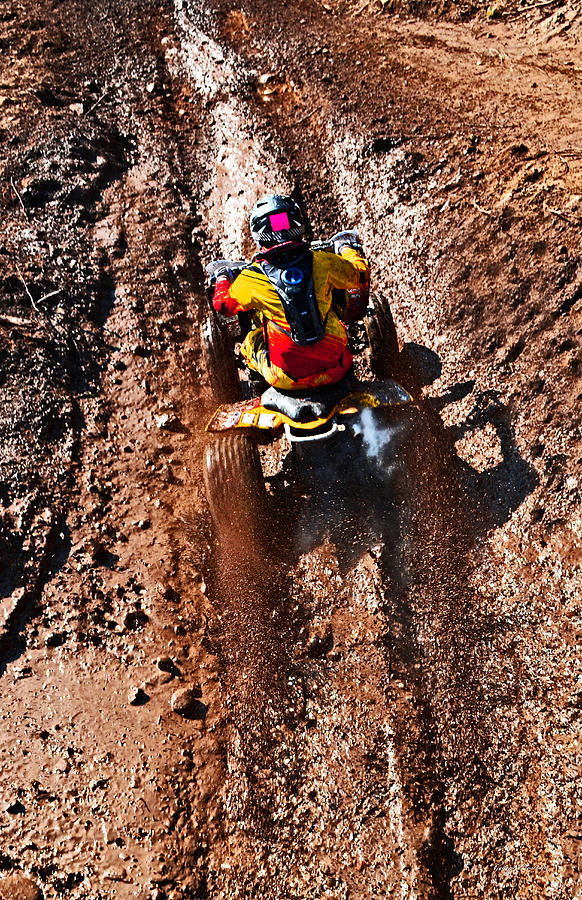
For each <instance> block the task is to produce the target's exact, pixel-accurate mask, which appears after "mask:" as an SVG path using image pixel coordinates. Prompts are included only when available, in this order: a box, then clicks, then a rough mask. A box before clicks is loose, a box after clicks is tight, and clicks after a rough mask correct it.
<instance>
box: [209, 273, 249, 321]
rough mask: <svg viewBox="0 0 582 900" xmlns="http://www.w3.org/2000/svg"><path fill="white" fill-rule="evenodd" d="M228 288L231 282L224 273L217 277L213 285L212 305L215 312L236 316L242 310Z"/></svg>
mask: <svg viewBox="0 0 582 900" xmlns="http://www.w3.org/2000/svg"><path fill="white" fill-rule="evenodd" d="M230 289H231V283H230V281H229V280H228V278H227V277H226V275H223V276H222V277H221V278H218V279H217V281H216V285H215V287H214V296H213V298H212V305H213V307H214V309H215V310H216V312H217V313H220V314H221V316H236V314H237V313H239V312H242V306H241V305H240V303H239V302H238V300H237V299H236V298H235V297H233V296H232V294H231V290H230Z"/></svg>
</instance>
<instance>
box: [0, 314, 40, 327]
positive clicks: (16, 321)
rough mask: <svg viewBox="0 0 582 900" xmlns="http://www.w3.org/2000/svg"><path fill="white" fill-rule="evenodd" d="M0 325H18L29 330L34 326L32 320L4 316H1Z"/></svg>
mask: <svg viewBox="0 0 582 900" xmlns="http://www.w3.org/2000/svg"><path fill="white" fill-rule="evenodd" d="M0 325H16V326H17V327H18V326H19V327H21V328H28V327H30V326H31V325H34V322H32V321H31V320H30V319H21V318H19V317H18V316H2V315H0Z"/></svg>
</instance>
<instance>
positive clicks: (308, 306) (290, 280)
mask: <svg viewBox="0 0 582 900" xmlns="http://www.w3.org/2000/svg"><path fill="white" fill-rule="evenodd" d="M257 264H258V265H259V267H260V269H261V271H262V272H263V274H264V275H266V276H267V278H268V279H269V281H270V282H271V284H272V285H273V287H274V288H275V290H276V291H277V294H278V295H279V298H280V300H281V303H282V305H283V312H284V313H285V318H286V319H287V324H288V325H289V332H290V336H291V340H292V341H293V343H294V344H298V345H299V346H300V347H306V346H308V345H309V344H315V343H317V341H320V340H321V339H322V338H323V337H324V336H325V325H324V323H323V322H322V321H321V314H320V312H319V305H318V303H317V299H316V297H315V291H314V288H313V253H312V252H311V250H310V249H309V247H293V248H292V249H290V250H284V251H283V252H281V251H279V253H277V254H273V255H272V256H270V255H269V254H268V253H266V254H265V256H264V257H263V258H262V259H260V260H258V261H257Z"/></svg>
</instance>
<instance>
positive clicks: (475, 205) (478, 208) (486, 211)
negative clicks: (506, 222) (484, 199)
mask: <svg viewBox="0 0 582 900" xmlns="http://www.w3.org/2000/svg"><path fill="white" fill-rule="evenodd" d="M472 203H473V206H474V207H475V209H477V210H479V212H480V213H483V215H484V216H492V215H493V213H492V212H491V210H490V209H485V207H484V206H479V204H478V203H477V201H476V200H473V201H472Z"/></svg>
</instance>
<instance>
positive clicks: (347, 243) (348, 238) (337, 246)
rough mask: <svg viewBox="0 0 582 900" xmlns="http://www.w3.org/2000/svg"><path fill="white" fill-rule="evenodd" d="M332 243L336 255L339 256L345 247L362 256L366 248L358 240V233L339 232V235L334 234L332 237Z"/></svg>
mask: <svg viewBox="0 0 582 900" xmlns="http://www.w3.org/2000/svg"><path fill="white" fill-rule="evenodd" d="M332 241H333V252H334V253H338V254H339V253H341V251H342V249H343V248H344V247H351V248H352V250H355V251H356V252H357V253H360V254H361V255H362V256H363V255H364V248H363V247H362V245H361V244H360V242H359V240H358V232H357V231H338V233H337V234H334V236H333V237H332Z"/></svg>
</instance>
